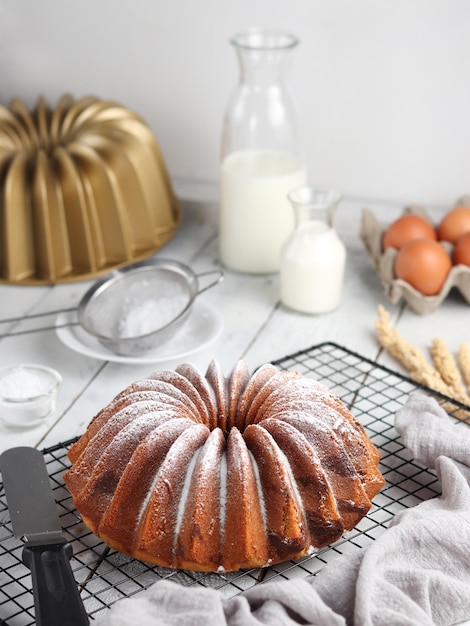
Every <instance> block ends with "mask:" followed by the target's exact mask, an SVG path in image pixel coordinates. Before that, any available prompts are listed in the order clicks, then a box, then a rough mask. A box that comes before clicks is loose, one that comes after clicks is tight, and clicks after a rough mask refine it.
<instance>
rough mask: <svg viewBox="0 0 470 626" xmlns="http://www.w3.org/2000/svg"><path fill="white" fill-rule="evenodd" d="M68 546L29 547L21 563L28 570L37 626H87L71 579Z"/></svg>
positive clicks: (78, 594)
mask: <svg viewBox="0 0 470 626" xmlns="http://www.w3.org/2000/svg"><path fill="white" fill-rule="evenodd" d="M71 558H72V547H71V545H70V544H69V543H59V544H54V545H48V546H47V545H46V546H44V545H42V546H41V545H31V546H25V547H24V549H23V561H24V562H25V564H26V565H27V567H28V568H29V569H30V570H31V576H32V578H33V589H34V608H35V614H36V624H37V626H56V625H57V626H87V625H88V624H89V623H90V622H89V620H88V616H87V614H86V611H85V608H84V606H83V602H82V599H81V597H80V593H79V591H78V587H77V585H76V583H75V579H74V577H73V572H72V568H71V566H70V559H71Z"/></svg>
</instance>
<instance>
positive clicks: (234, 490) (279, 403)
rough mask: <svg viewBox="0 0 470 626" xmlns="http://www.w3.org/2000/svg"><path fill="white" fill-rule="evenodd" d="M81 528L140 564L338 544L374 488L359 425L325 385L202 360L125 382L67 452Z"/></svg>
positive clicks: (260, 559)
mask: <svg viewBox="0 0 470 626" xmlns="http://www.w3.org/2000/svg"><path fill="white" fill-rule="evenodd" d="M69 458H70V461H71V462H72V467H71V468H70V469H69V470H68V471H67V472H66V474H65V476H64V478H65V482H66V484H67V486H68V488H69V490H70V492H71V494H72V496H73V500H74V503H75V506H76V508H77V510H78V512H79V513H80V514H81V516H82V518H83V521H84V522H85V524H86V525H87V526H88V527H89V528H90V529H91V530H92V531H93V532H94V533H95V534H96V535H98V536H99V537H100V538H101V539H102V540H103V541H104V542H105V543H107V544H108V545H109V546H111V547H113V548H116V549H117V550H119V551H121V552H125V553H127V554H129V555H131V556H133V557H135V558H137V559H139V560H142V561H146V562H149V563H153V564H157V565H161V566H166V567H173V568H181V569H189V570H200V571H219V572H223V571H233V570H238V569H241V568H251V567H262V566H267V565H270V564H273V563H277V562H281V561H285V560H288V559H297V558H299V557H301V556H303V555H305V554H308V553H310V552H312V551H313V550H315V549H317V548H321V547H323V546H325V545H327V544H329V543H332V542H334V541H335V540H337V539H339V538H340V537H341V536H342V534H343V533H344V532H345V531H347V530H351V529H352V528H353V527H354V526H355V525H356V524H357V523H358V522H359V520H361V518H362V517H363V516H364V515H365V514H366V513H367V511H368V510H369V508H370V506H371V499H372V498H373V497H374V495H375V494H376V493H377V492H378V491H379V490H380V488H381V487H382V485H383V483H384V480H383V477H382V475H381V473H380V472H379V470H378V468H377V465H378V461H379V454H378V451H377V450H376V448H375V447H374V445H373V444H372V442H371V441H370V439H369V438H368V437H367V434H366V433H365V431H364V429H363V427H362V425H361V424H360V423H359V422H358V421H357V420H356V419H355V418H354V417H353V415H352V414H351V413H350V411H349V410H348V409H347V408H346V406H345V405H344V404H343V403H342V402H341V401H340V400H339V399H338V398H337V397H336V396H334V394H333V393H332V392H331V391H330V390H329V389H328V388H327V387H325V386H324V385H323V384H321V383H319V382H317V381H315V380H312V379H310V378H307V377H304V376H302V375H301V374H299V373H297V372H294V371H282V370H279V368H277V367H275V366H274V365H272V364H266V365H263V366H262V367H260V368H259V369H258V370H256V372H255V373H254V374H253V375H252V376H251V375H250V372H249V369H248V366H247V364H246V363H245V362H244V361H240V362H239V363H238V364H237V365H236V367H235V368H234V370H233V372H232V373H231V375H230V376H229V377H228V379H226V378H225V377H224V375H223V373H222V370H221V367H220V365H219V364H218V363H217V362H216V361H213V362H212V363H211V364H210V365H209V367H208V370H207V372H206V374H205V375H203V374H202V373H201V372H200V371H199V370H198V369H197V368H196V367H195V366H194V365H191V364H187V363H186V364H182V365H180V366H178V367H177V368H176V370H174V371H170V370H162V371H158V372H156V373H154V374H152V375H151V376H149V377H148V378H145V379H143V380H140V381H137V382H134V383H133V384H131V385H130V386H129V387H127V389H125V390H124V391H122V392H121V393H120V394H119V395H117V396H116V397H115V398H114V399H113V400H112V402H111V403H110V404H109V405H108V406H106V407H105V408H104V409H102V410H101V411H100V412H99V413H98V414H97V415H96V417H95V418H94V419H93V420H92V421H91V423H90V425H89V426H88V429H87V430H86V432H85V434H84V435H83V436H82V437H81V438H80V439H79V440H78V441H77V442H76V443H75V444H73V445H72V447H71V448H70V450H69Z"/></svg>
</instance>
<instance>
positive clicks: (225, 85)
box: [0, 0, 470, 206]
mask: <svg viewBox="0 0 470 626" xmlns="http://www.w3.org/2000/svg"><path fill="white" fill-rule="evenodd" d="M248 26H272V27H280V26H282V27H285V28H287V29H289V30H291V31H293V32H295V33H296V34H297V35H298V36H299V37H300V39H301V45H300V46H299V48H297V50H296V51H295V52H294V57H293V61H294V62H293V66H292V73H291V81H290V82H291V87H292V91H293V92H294V95H295V97H296V100H297V104H298V109H299V113H300V128H301V131H302V135H303V142H304V152H305V155H306V159H307V164H308V167H309V173H310V179H311V181H312V182H314V183H316V184H324V185H332V186H335V187H337V188H339V189H340V190H341V191H342V192H343V193H344V194H345V195H349V196H353V197H354V196H355V197H363V198H368V199H371V200H374V199H383V200H386V201H392V202H396V203H409V202H421V203H425V204H428V205H430V206H431V205H432V206H440V205H444V206H445V205H449V204H452V203H453V202H454V200H455V199H456V198H457V196H459V195H461V194H463V193H470V159H469V149H470V2H469V0H75V1H74V2H72V1H71V0H0V102H2V103H3V104H8V103H9V101H10V100H11V98H13V97H19V98H22V99H23V100H24V101H25V102H26V103H27V104H28V105H29V106H33V104H34V103H35V101H36V99H37V97H38V96H39V95H40V94H43V95H45V96H46V98H47V100H48V102H49V104H50V105H53V104H54V103H55V102H56V101H57V99H58V98H59V96H60V95H61V94H63V93H64V92H70V93H72V95H73V96H74V97H76V98H78V97H81V96H84V95H89V94H93V95H97V96H99V97H101V98H104V99H114V100H117V101H119V102H120V103H122V104H124V105H125V106H128V107H129V108H132V109H134V110H135V111H136V112H138V113H139V114H140V115H142V116H143V117H144V119H146V121H147V122H148V123H149V125H150V126H151V127H152V129H153V130H154V132H155V135H156V137H157V140H158V142H159V144H160V147H161V149H162V151H163V154H164V156H165V159H166V162H167V165H168V168H169V170H170V173H171V175H172V177H173V178H174V179H189V180H193V181H207V182H216V181H217V172H218V156H219V141H220V131H221V124H222V117H223V113H224V108H225V104H226V102H227V100H228V96H229V94H230V92H231V90H232V88H233V87H234V85H235V82H236V80H237V77H238V72H237V65H236V60H235V54H234V52H233V51H232V49H231V46H230V45H229V44H228V38H229V37H230V35H232V34H233V33H234V32H236V31H238V30H241V29H244V28H245V27H248Z"/></svg>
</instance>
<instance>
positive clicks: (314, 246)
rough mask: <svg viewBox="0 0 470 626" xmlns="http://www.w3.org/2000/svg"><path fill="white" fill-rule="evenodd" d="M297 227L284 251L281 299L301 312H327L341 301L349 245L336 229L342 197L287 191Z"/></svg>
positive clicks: (316, 191)
mask: <svg viewBox="0 0 470 626" xmlns="http://www.w3.org/2000/svg"><path fill="white" fill-rule="evenodd" d="M288 198H289V200H290V202H291V204H292V207H293V210H294V215H295V221H296V227H295V230H294V231H293V233H292V234H291V235H290V237H289V239H288V240H287V242H286V243H285V245H284V248H283V250H282V259H281V272H280V289H281V301H282V303H283V304H284V305H285V306H287V307H288V308H290V309H294V310H296V311H300V312H302V313H327V312H329V311H333V310H334V309H336V308H338V306H339V304H340V301H341V292H342V287H343V278H344V268H345V264H346V248H345V246H344V244H343V242H342V241H341V239H340V238H339V237H338V235H337V233H336V231H335V229H334V228H333V213H334V210H335V208H336V207H337V205H338V203H339V202H340V200H341V196H340V194H339V193H338V192H337V191H334V190H331V189H320V188H314V187H300V188H298V189H295V190H294V191H292V192H291V193H289V194H288Z"/></svg>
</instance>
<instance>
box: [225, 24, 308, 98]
mask: <svg viewBox="0 0 470 626" xmlns="http://www.w3.org/2000/svg"><path fill="white" fill-rule="evenodd" d="M230 43H231V44H232V45H233V46H234V48H235V50H236V53H237V58H238V63H239V68H240V80H241V82H242V83H245V84H248V85H251V86H259V87H267V86H269V85H273V84H275V83H281V82H283V81H284V78H285V77H286V75H287V70H288V68H289V65H290V58H291V52H292V50H293V49H294V48H295V47H296V46H297V45H298V43H299V41H298V39H297V38H296V37H295V36H294V35H291V34H289V33H285V32H282V31H270V30H259V29H252V30H249V31H247V32H245V33H239V34H238V35H235V36H234V37H233V38H232V39H231V40H230Z"/></svg>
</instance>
